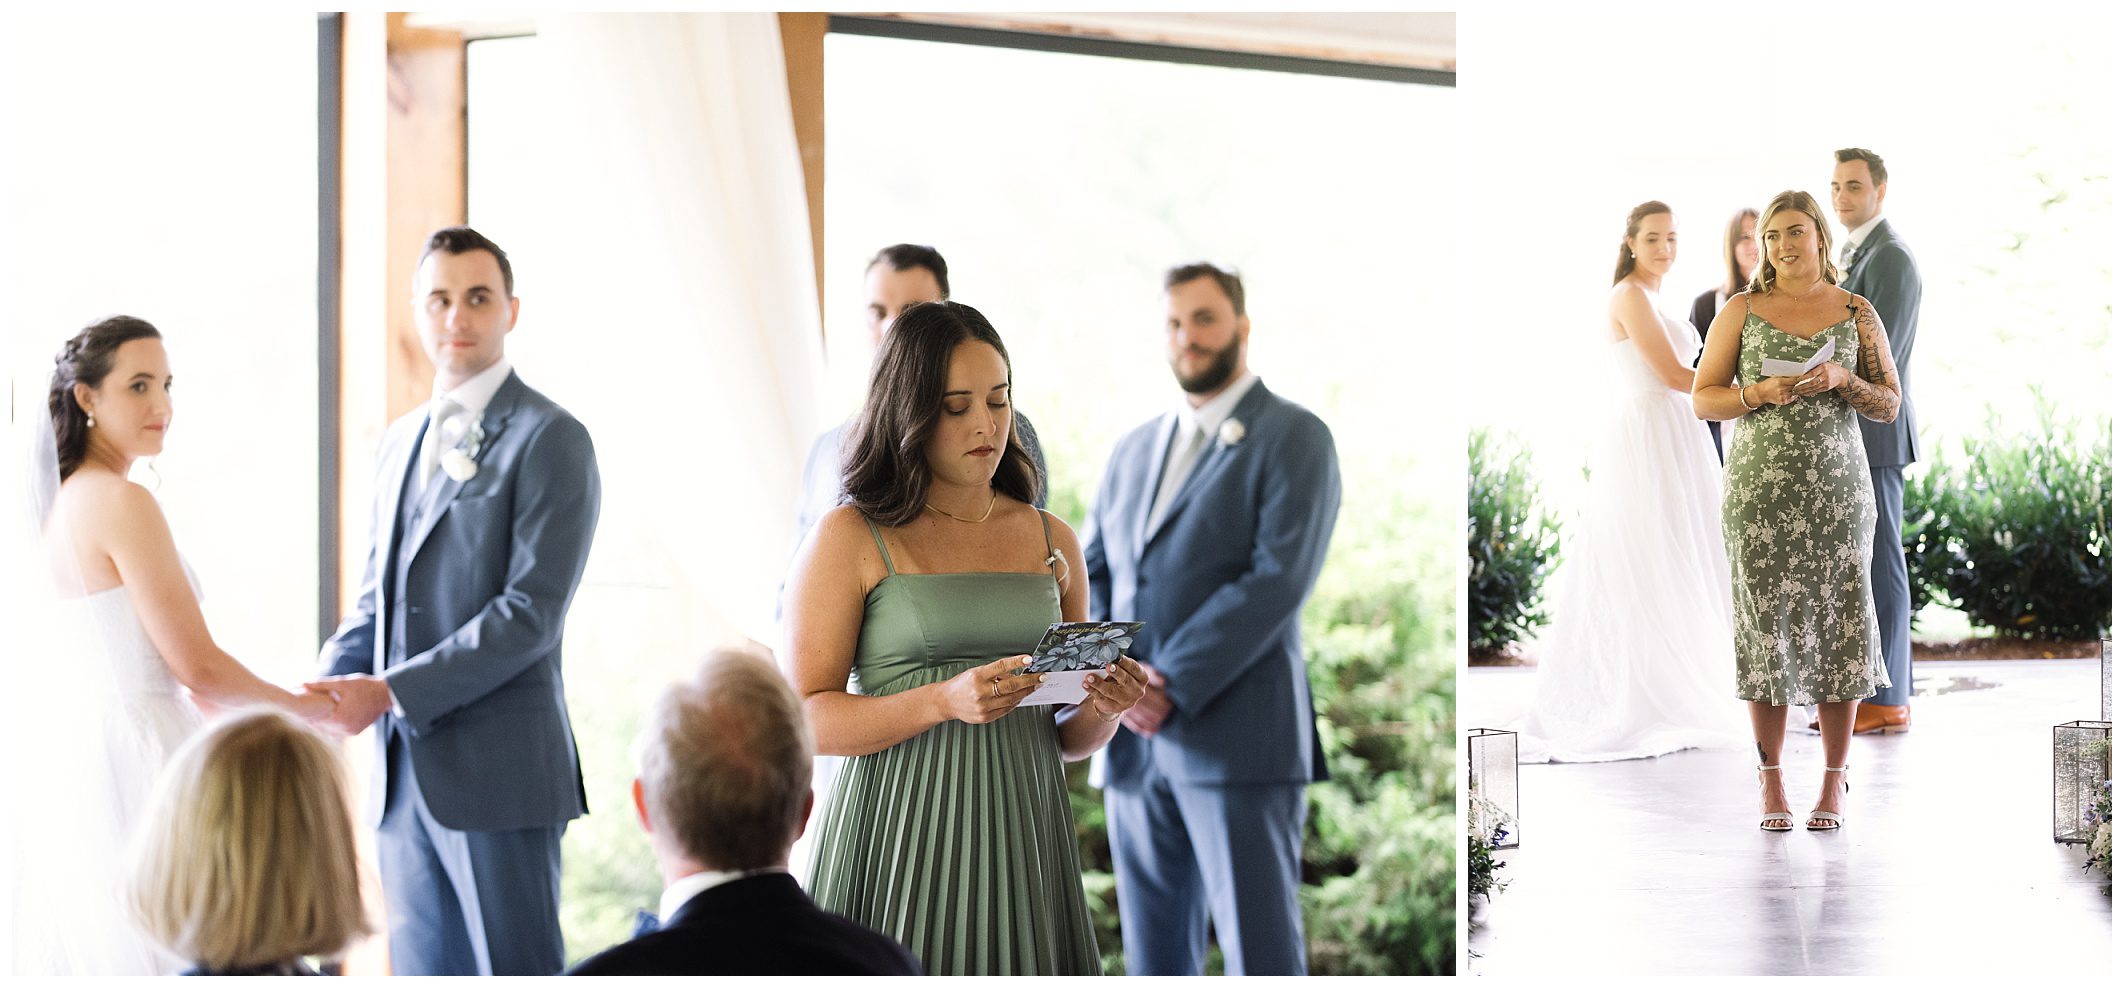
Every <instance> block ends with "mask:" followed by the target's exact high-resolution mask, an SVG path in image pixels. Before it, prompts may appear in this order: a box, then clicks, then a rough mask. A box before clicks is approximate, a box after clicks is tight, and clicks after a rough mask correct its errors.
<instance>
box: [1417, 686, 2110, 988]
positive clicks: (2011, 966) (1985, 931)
mask: <svg viewBox="0 0 2124 988" xmlns="http://www.w3.org/2000/svg"><path fill="white" fill-rule="evenodd" d="M1918 677H1919V683H1918V689H1919V691H1920V693H1919V695H1918V696H1917V697H1916V698H1915V700H1914V701H1913V713H1914V714H1915V729H1914V730H1913V731H1912V732H1911V733H1909V734H1905V735H1900V736H1887V737H1861V738H1856V739H1854V742H1853V745H1852V753H1851V773H1850V775H1851V785H1852V791H1851V793H1850V795H1849V796H1848V797H1847V798H1846V802H1845V811H1844V813H1845V829H1843V830H1842V831H1832V832H1828V833H1808V832H1806V831H1804V830H1794V831H1793V832H1790V833H1765V832H1763V831H1760V830H1757V829H1755V824H1756V820H1757V818H1758V816H1759V815H1760V813H1761V810H1760V809H1759V807H1758V805H1757V789H1756V782H1755V774H1756V773H1755V771H1754V766H1755V759H1754V757H1753V754H1752V753H1751V752H1747V751H1745V750H1732V751H1695V750H1692V751H1683V752H1677V753H1675V754H1671V755H1665V756H1662V757H1659V758H1650V759H1638V760H1635V761H1627V762H1609V763H1601V764H1578V765H1555V764H1549V765H1522V766H1520V776H1519V786H1520V816H1521V819H1522V823H1523V828H1522V833H1521V837H1522V841H1523V843H1522V846H1521V847H1520V848H1518V849H1515V850H1510V851H1506V852H1504V853H1503V855H1502V859H1503V860H1504V861H1505V862H1506V863H1507V867H1506V868H1505V869H1504V871H1503V872H1502V873H1501V874H1502V877H1504V878H1506V879H1508V880H1509V881H1510V885H1509V886H1508V887H1506V888H1505V889H1504V890H1503V891H1502V892H1500V893H1498V894H1496V895H1495V896H1494V897H1493V899H1492V901H1491V902H1490V903H1489V904H1488V906H1487V910H1486V913H1487V914H1486V915H1485V916H1484V917H1483V918H1484V922H1483V923H1482V924H1481V925H1479V926H1477V927H1476V928H1475V930H1474V931H1473V933H1472V934H1471V937H1470V940H1469V947H1470V954H1471V956H1470V957H1469V958H1467V959H1466V960H1464V962H1463V971H1465V972H1467V973H1473V974H1485V975H1522V974H1566V975H1587V974H1624V975H1628V974H1636V975H1649V974H1696V975H1719V974H1750V975H1756V974H1767V975H1780V974H1781V975H1829V974H1875V975H1884V974H1934V975H1949V974H1951V975H2000V976H2004V975H2013V976H2016V977H2017V979H2020V978H2033V977H2043V976H2053V977H2087V976H2092V975H2105V976H2106V975H2108V974H2109V973H2110V972H2111V971H2112V970H2113V964H2114V958H2113V951H2114V949H2115V946H2114V941H2113V939H2112V933H2111V925H2110V899H2109V898H2108V897H2107V896H2104V895H2103V894H2102V885H2103V882H2102V880H2101V879H2100V878H2099V877H2098V876H2090V875H2088V874H2087V873H2085V872H2082V871H2081V870H2080V865H2081V863H2082V862H2083V861H2084V860H2085V852H2084V847H2083V846H2082V845H2063V844H2054V843H2052V842H2051V839H2050V791H2051V790H2050V727H2051V725H2053V724H2057V723H2061V722H2063V721H2068V720H2074V719H2092V718H2094V717H2096V716H2098V715H2099V713H2100V672H2099V665H2098V662H2097V661H2096V660H2093V659H2087V660H2052V661H2007V662H2000V661H1992V662H1984V661H1954V662H1924V663H1920V664H1919V666H1918ZM1533 686H1534V670H1532V669H1474V670H1465V671H1463V672H1462V673H1461V680H1460V695H1459V704H1460V711H1461V713H1460V721H1461V726H1462V727H1463V728H1472V727H1496V726H1503V725H1504V724H1505V723H1506V722H1508V721H1510V720H1511V719H1512V718H1514V717H1516V716H1518V715H1519V714H1520V713H1522V712H1524V711H1525V709H1526V707H1527V705H1528V704H1529V703H1531V702H1532V699H1533ZM1733 715H1734V716H1735V717H1736V718H1741V717H1744V716H1745V714H1744V709H1743V707H1742V705H1741V704H1740V702H1739V701H1735V702H1734V710H1733ZM1794 720H1795V723H1794V727H1795V728H1797V727H1798V726H1800V725H1799V723H1798V722H1799V720H1800V718H1799V717H1798V716H1797V715H1795V717H1794ZM1784 764H1785V765H1786V766H1788V767H1787V769H1786V780H1787V781H1786V787H1785V792H1786V798H1787V799H1788V800H1789V801H1790V802H1791V804H1792V811H1793V814H1794V816H1795V817H1796V818H1797V820H1796V824H1804V821H1805V817H1804V816H1803V814H1804V813H1805V812H1806V811H1807V809H1808V808H1809V807H1811V806H1813V805H1814V797H1815V795H1816V793H1817V792H1818V791H1819V787H1820V780H1821V774H1820V767H1821V764H1822V756H1821V744H1820V741H1819V739H1818V738H1816V737H1813V736H1810V735H1804V734H1797V733H1795V734H1791V735H1789V736H1788V737H1787V739H1786V744H1785V755H1784Z"/></svg>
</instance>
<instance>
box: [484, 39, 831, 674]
mask: <svg viewBox="0 0 2124 988" xmlns="http://www.w3.org/2000/svg"><path fill="white" fill-rule="evenodd" d="M538 34H539V38H540V42H541V47H542V48H544V49H546V51H547V55H546V57H547V58H548V59H549V65H550V67H551V70H552V73H553V75H552V78H551V79H550V80H548V85H547V88H548V90H549V92H550V95H551V98H552V104H553V114H554V116H553V121H552V127H551V128H550V130H549V134H550V137H551V148H550V150H551V152H552V154H553V155H554V160H553V161H552V162H550V163H549V167H545V168H544V169H543V170H546V171H548V172H549V173H550V174H552V175H554V176H555V177H556V187H555V188H554V189H553V190H552V197H551V199H550V206H551V210H552V213H551V215H550V216H549V217H543V218H542V221H545V220H550V221H551V222H553V223H555V224H557V226H556V227H555V230H556V232H558V231H560V230H565V231H566V235H565V236H562V237H554V238H549V239H548V240H547V241H546V243H547V252H548V254H549V256H548V257H547V258H545V259H544V264H545V267H546V271H547V272H548V274H547V276H546V277H545V278H544V279H543V280H542V282H541V283H540V284H539V285H537V286H536V294H535V295H532V292H531V286H526V294H527V295H532V301H533V302H535V303H536V304H538V305H540V306H541V307H542V313H543V319H544V324H545V325H546V326H548V327H565V329H548V330H547V331H545V332H542V333H540V334H539V335H540V337H541V339H540V341H539V343H538V345H539V346H540V347H543V348H545V349H546V353H544V354H542V355H541V359H542V360H551V359H555V358H558V359H561V360H565V361H567V362H568V365H569V367H570V373H571V374H572V375H574V376H576V377H577V378H578V379H580V378H582V377H584V376H586V375H585V374H584V373H583V372H584V371H589V372H590V373H589V374H588V375H587V376H588V377H589V378H590V379H592V380H596V381H599V382H601V384H600V386H598V387H595V388H581V389H576V390H574V391H571V393H570V394H569V395H568V396H567V397H566V398H564V399H563V401H564V403H565V404H568V405H569V406H570V407H571V408H575V409H576V410H577V413H578V414H579V415H581V416H582V418H583V419H584V421H585V423H586V424H589V425H590V426H591V428H592V436H593V438H594V440H595V441H596V443H597V449H598V462H599V466H600V468H601V470H602V471H603V476H604V483H605V492H606V500H605V513H604V519H605V520H604V521H603V523H602V524H601V526H600V539H601V540H602V539H603V538H604V537H605V536H606V535H607V534H608V533H609V534H615V535H621V536H622V537H627V534H628V531H627V530H628V529H635V530H637V531H635V532H634V533H633V537H637V538H638V537H641V536H642V535H643V533H644V532H645V533H646V535H647V536H648V537H649V538H652V539H654V540H655V542H656V543H657V544H660V545H662V546H663V547H664V548H665V549H666V551H667V552H668V553H669V556H670V558H671V559H672V560H674V562H675V564H676V566H677V567H678V568H679V569H680V570H681V571H682V572H683V574H684V576H685V577H686V578H687V580H688V582H690V583H691V584H692V585H693V586H694V587H696V588H698V589H699V590H700V593H701V595H702V597H703V598H704V599H703V600H702V601H701V603H702V604H703V606H705V607H708V608H711V609H713V610H715V611H717V612H720V614H721V615H722V617H723V618H724V619H725V620H727V621H728V622H729V623H730V624H733V625H735V626H736V627H737V628H738V629H739V630H740V631H742V632H744V633H745V634H748V635H750V636H752V637H754V638H757V639H759V640H761V641H763V642H769V643H772V642H774V641H776V636H775V632H774V627H775V626H774V611H775V608H774V598H775V594H776V592H777V590H778V588H779V586H780V584H781V580H782V573H783V569H784V567H785V565H786V564H787V562H788V559H789V552H790V546H791V544H792V541H793V535H792V532H791V526H792V524H793V513H794V505H795V503H796V498H797V490H796V488H797V480H798V474H799V472H800V469H801V465H802V457H803V455H804V451H805V449H806V448H807V447H808V445H809V443H810V441H811V439H812V437H813V436H814V435H816V433H817V430H818V427H819V423H818V422H817V421H816V420H815V419H816V416H815V413H814V411H813V409H814V402H813V400H812V392H813V389H814V387H815V386H816V385H815V382H816V380H817V378H818V376H819V370H820V364H821V354H820V343H819V337H818V326H819V313H818V300H817V295H816V282H815V281H814V275H813V265H812V252H811V225H810V214H809V211H808V206H807V202H806V199H805V190H804V176H803V167H802V163H801V159H800V156H799V151H798V148H797V142H796V133H795V128H794V126H793V125H792V123H791V113H790V103H789V92H788V88H787V87H788V83H787V78H786V75H785V73H784V69H783V63H782V46H781V38H780V32H779V28H778V27H777V24H776V20H775V15H773V14H771V13H770V14H601V15H553V16H540V17H539V18H538ZM475 195H476V190H475ZM518 342H519V341H516V340H512V341H511V348H512V353H514V352H517V344H518ZM523 342H526V343H528V342H529V341H523ZM704 644H705V643H704ZM665 658H667V659H668V658H669V657H665Z"/></svg>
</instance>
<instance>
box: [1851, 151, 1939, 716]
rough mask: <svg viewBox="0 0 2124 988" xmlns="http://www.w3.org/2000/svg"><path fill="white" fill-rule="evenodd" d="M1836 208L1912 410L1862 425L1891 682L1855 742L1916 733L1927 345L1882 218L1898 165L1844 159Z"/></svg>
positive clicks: (1857, 279) (1909, 262)
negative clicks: (1910, 517)
mask: <svg viewBox="0 0 2124 988" xmlns="http://www.w3.org/2000/svg"><path fill="white" fill-rule="evenodd" d="M1834 175H1835V178H1834V181H1833V182H1832V183H1831V188H1830V191H1829V201H1830V203H1831V204H1832V205H1833V206H1834V207H1835V209H1836V218H1837V220H1838V221H1839V222H1841V223H1842V224H1843V226H1844V229H1846V230H1848V231H1850V233H1849V235H1848V236H1846V237H1845V239H1844V249H1843V256H1842V257H1841V259H1840V260H1839V261H1838V263H1837V266H1838V267H1840V268H1842V269H1843V271H1844V287H1846V288H1849V289H1850V290H1851V291H1853V292H1855V293H1857V294H1858V295H1860V296H1861V297H1863V298H1865V299H1866V301H1868V302H1871V303H1873V311H1874V312H1876V313H1878V314H1879V315H1880V319H1881V326H1882V328H1883V329H1885V330H1886V331H1887V333H1888V348H1889V350H1890V351H1891V352H1893V353H1894V355H1895V374H1896V378H1897V379H1898V380H1900V381H1901V382H1902V385H1903V404H1902V409H1901V411H1899V412H1898V413H1897V414H1896V416H1895V420H1894V421H1892V422H1873V421H1870V420H1868V419H1866V418H1865V417H1864V416H1860V418H1859V434H1860V435H1861V436H1863V437H1864V438H1865V441H1866V460H1867V462H1868V464H1869V465H1870V466H1871V467H1872V469H1873V506H1874V508H1875V509H1876V510H1877V511H1879V513H1880V520H1879V522H1878V523H1877V524H1876V526H1875V528H1874V534H1873V607H1874V611H1875V613H1876V614H1878V615H1879V617H1880V626H1881V653H1882V655H1883V657H1884V658H1886V659H1887V662H1888V678H1889V680H1890V681H1891V682H1890V684H1889V685H1888V686H1887V687H1886V688H1885V689H1882V690H1881V691H1880V692H1878V693H1875V694H1873V696H1872V697H1870V698H1868V699H1866V700H1864V701H1861V702H1860V704H1859V709H1858V720H1857V723H1856V725H1855V726H1854V727H1853V728H1852V732H1853V733H1855V734H1883V733H1885V734H1898V733H1902V732H1904V731H1908V730H1910V686H1911V677H1912V672H1911V667H1910V573H1909V570H1908V568H1907V567H1906V565H1905V563H1904V560H1903V468H1904V467H1906V466H1908V465H1910V464H1911V463H1914V462H1916V461H1917V419H1916V416H1915V415H1913V414H1912V410H1911V404H1910V392H1911V387H1910V381H1911V374H1910V351H1911V349H1912V347H1913V346H1914V344H1915V343H1916V341H1917V321H1918V299H1919V297H1920V295H1921V294H1922V293H1923V289H1924V286H1923V285H1922V284H1921V283H1920V282H1919V281H1918V272H1917V262H1916V261H1915V260H1914V259H1913V258H1912V257H1911V256H1910V247H1909V246H1908V245H1907V244H1905V243H1903V238H1902V237H1899V236H1897V235H1896V232H1895V228H1894V227H1892V226H1890V225H1889V224H1888V219H1887V217H1886V216H1883V215H1882V214H1881V204H1882V203H1883V202H1884V201H1886V200H1887V198H1888V166H1887V165H1886V164H1884V163H1883V162H1882V161H1881V156H1880V155H1877V154H1874V153H1873V152H1871V151H1868V150H1866V149H1865V148H1844V149H1843V150H1840V151H1838V152H1836V171H1835V173H1834Z"/></svg>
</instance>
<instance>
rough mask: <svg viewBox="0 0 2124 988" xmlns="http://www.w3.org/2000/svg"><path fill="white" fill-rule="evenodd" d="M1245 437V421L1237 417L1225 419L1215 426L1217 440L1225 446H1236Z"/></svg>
mask: <svg viewBox="0 0 2124 988" xmlns="http://www.w3.org/2000/svg"><path fill="white" fill-rule="evenodd" d="M1245 438H1246V423H1244V422H1241V421H1239V420H1238V419H1225V420H1224V424H1223V425H1220V426H1218V427H1217V441H1218V442H1220V443H1223V444H1224V445H1226V446H1237V445H1239V441H1240V440H1242V439H1245Z"/></svg>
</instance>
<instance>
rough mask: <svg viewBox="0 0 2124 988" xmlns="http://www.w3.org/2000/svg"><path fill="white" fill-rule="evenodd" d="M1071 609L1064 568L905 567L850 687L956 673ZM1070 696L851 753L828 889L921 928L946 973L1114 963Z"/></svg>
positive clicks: (905, 930) (817, 876) (817, 862)
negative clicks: (1078, 772)
mask: <svg viewBox="0 0 2124 988" xmlns="http://www.w3.org/2000/svg"><path fill="white" fill-rule="evenodd" d="M879 548H880V551H881V552H883V551H884V544H883V540H882V539H880V540H879ZM886 564H887V567H888V568H890V567H891V565H892V564H891V559H890V555H889V553H888V554H887V556H886ZM1061 619H1062V608H1061V600H1060V596H1059V594H1058V592H1057V589H1056V586H1055V579H1054V577H1053V576H1052V575H1050V574H1048V573H897V572H894V573H891V574H890V575H888V576H886V578H885V579H884V580H882V581H880V582H879V583H878V584H877V586H875V587H872V588H871V590H870V593H869V595H868V596H867V597H866V598H865V600H864V602H863V628H862V631H861V633H860V634H859V636H858V637H857V641H856V654H855V661H854V665H853V666H852V668H851V669H850V672H849V692H850V693H851V694H854V695H859V696H884V695H889V694H893V693H900V692H904V691H907V690H911V689H916V688H918V687H922V686H927V685H929V684H931V683H938V682H943V681H944V680H947V679H950V678H951V677H953V676H956V675H958V674H959V673H961V672H964V671H965V670H966V669H968V668H971V667H973V666H976V665H980V664H983V663H988V662H994V661H995V660H997V659H1000V658H1003V657H1005V656H1010V655H1016V654H1020V653H1024V652H1029V651H1031V650H1032V649H1033V647H1034V646H1035V645H1037V644H1039V641H1040V637H1041V635H1042V634H1043V633H1045V632H1046V630H1047V627H1048V626H1049V625H1050V624H1053V623H1055V622H1057V621H1060V620H1061ZM1056 710H1057V708H1056V707H1053V706H1038V707H1019V708H1018V709H1016V710H1013V711H1011V712H1010V713H1008V714H1005V715H1003V716H1002V717H1000V718H998V719H997V720H995V721H993V722H990V723H987V724H967V723H962V722H959V721H949V722H946V723H942V724H938V725H935V726H933V727H931V728H929V729H928V730H926V731H923V732H922V733H921V734H918V735H916V736H914V737H912V738H909V739H907V740H906V741H902V742H900V743H899V744H896V745H893V746H892V747H890V748H887V749H885V750H883V751H878V752H873V753H871V754H868V755H859V756H856V757H854V758H850V759H848V761H847V762H846V763H844V764H843V765H842V766H841V769H840V771H839V773H838V774H837V775H836V776H835V778H834V781H833V787H832V789H831V790H830V792H829V793H828V796H827V799H826V806H825V810H824V812H823V813H822V814H821V819H822V822H821V825H820V828H819V838H818V847H817V849H816V851H815V853H814V856H813V860H812V866H811V874H810V880H809V881H808V882H807V883H806V885H807V886H808V887H809V888H810V890H811V894H812V898H813V899H814V900H816V901H817V902H818V904H819V906H820V907H821V908H824V909H827V910H829V911H832V912H835V913H838V914H840V915H842V916H846V917H848V918H849V919H852V920H854V921H856V922H858V923H862V924H863V925H865V926H868V927H870V928H872V929H875V930H878V931H880V932H883V933H884V934H885V935H887V936H890V937H892V938H894V939H896V940H898V941H900V942H901V943H904V944H906V945H907V947H908V948H909V949H910V950H912V951H914V953H915V956H916V957H918V958H920V959H921V961H922V966H923V967H924V969H926V970H927V971H928V972H929V973H930V974H1097V973H1099V952H1098V945H1097V943H1096V941H1095V940H1094V939H1093V936H1092V932H1091V916H1090V913H1089V912H1088V911H1087V910H1086V908H1085V904H1084V888H1083V882H1082V877H1081V868H1080V865H1079V863H1078V857H1077V845H1076V834H1075V832H1074V825H1073V821H1072V817H1071V815H1070V808H1069V792H1068V787H1067V783H1066V782H1065V780H1064V779H1063V775H1062V755H1061V747H1060V742H1059V738H1058V735H1057V729H1056V724H1055V712H1056Z"/></svg>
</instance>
